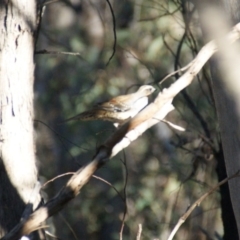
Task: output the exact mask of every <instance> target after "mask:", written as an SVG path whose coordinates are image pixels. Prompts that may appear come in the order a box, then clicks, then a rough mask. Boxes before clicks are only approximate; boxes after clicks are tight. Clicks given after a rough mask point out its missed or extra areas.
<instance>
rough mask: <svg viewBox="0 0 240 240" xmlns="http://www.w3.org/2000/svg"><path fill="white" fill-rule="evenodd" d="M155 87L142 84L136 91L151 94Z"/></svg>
mask: <svg viewBox="0 0 240 240" xmlns="http://www.w3.org/2000/svg"><path fill="white" fill-rule="evenodd" d="M155 90H156V89H155V88H154V87H153V86H151V85H143V86H141V87H140V88H139V89H138V92H140V93H142V94H144V95H145V96H148V95H150V94H152V93H153V92H154V91H155Z"/></svg>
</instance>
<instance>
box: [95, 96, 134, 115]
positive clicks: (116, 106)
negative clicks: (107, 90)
mask: <svg viewBox="0 0 240 240" xmlns="http://www.w3.org/2000/svg"><path fill="white" fill-rule="evenodd" d="M94 107H95V108H98V109H102V110H105V111H110V112H125V111H128V110H129V109H130V108H131V106H130V105H127V104H124V102H121V101H116V100H115V99H111V100H110V101H108V102H102V103H98V104H97V105H96V106H94Z"/></svg>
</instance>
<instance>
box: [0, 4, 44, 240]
mask: <svg viewBox="0 0 240 240" xmlns="http://www.w3.org/2000/svg"><path fill="white" fill-rule="evenodd" d="M35 25H36V2H35V1H34V0H11V1H1V3H0V26H1V27H0V31H1V38H0V206H1V207H0V237H1V236H3V235H5V233H6V232H8V231H9V230H11V229H12V228H13V227H14V226H15V225H16V224H17V223H18V222H19V221H20V219H21V217H23V212H24V210H26V209H25V207H26V204H27V203H29V204H32V206H31V207H33V209H34V208H36V206H37V205H38V203H39V201H40V195H39V193H37V194H36V193H33V189H34V188H35V186H36V184H37V168H36V163H35V145H34V134H33V82H34V60H33V55H34V38H33V34H34V31H35V27H36V26H35ZM33 194H35V195H36V196H33ZM30 198H32V200H31V201H30Z"/></svg>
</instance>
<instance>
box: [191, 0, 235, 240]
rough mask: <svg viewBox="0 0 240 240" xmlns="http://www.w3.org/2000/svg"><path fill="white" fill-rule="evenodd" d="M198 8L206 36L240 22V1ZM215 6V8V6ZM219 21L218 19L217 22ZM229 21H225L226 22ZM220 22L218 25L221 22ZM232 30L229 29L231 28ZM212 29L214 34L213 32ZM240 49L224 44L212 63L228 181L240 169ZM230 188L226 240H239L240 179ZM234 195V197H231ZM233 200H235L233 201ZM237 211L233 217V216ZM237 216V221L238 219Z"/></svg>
mask: <svg viewBox="0 0 240 240" xmlns="http://www.w3.org/2000/svg"><path fill="white" fill-rule="evenodd" d="M196 2H197V6H198V10H199V12H200V19H201V20H202V21H203V22H205V23H206V22H207V21H208V23H207V24H202V26H203V32H204V33H205V34H206V33H207V34H206V35H205V37H208V40H209V37H210V38H216V37H219V36H220V35H221V34H222V31H224V30H226V29H225V27H226V26H227V25H228V24H229V25H230V24H231V26H233V25H234V24H236V23H237V22H239V21H240V11H239V10H240V2H239V0H221V1H210V2H209V1H203V0H200V1H199V0H198V1H196ZM210 3H211V7H213V9H214V10H216V9H218V10H219V11H220V12H221V15H220V17H219V18H216V17H218V14H219V12H218V13H217V15H216V16H215V14H214V12H213V14H212V16H210V17H209V18H208V19H207V20H206V19H204V18H206V16H209V15H206V10H209V7H210ZM214 3H215V5H214ZM216 19H217V20H216ZM224 21H225V22H224ZM212 22H215V24H216V25H215V28H214V27H213V28H211V29H210V28H209V25H211V24H212ZM217 22H218V23H217ZM228 27H229V26H228ZM209 29H210V31H209ZM239 50H240V47H239V46H238V48H236V49H235V50H233V48H232V46H229V45H228V44H225V45H220V51H219V53H218V54H217V55H216V56H215V57H214V58H213V59H212V60H211V62H210V67H211V75H212V86H213V93H214V99H215V104H216V110H217V115H218V120H219V129H220V134H221V141H222V149H223V155H224V160H225V167H226V170H225V169H224V168H225V167H224V165H223V164H222V162H221V159H222V156H221V148H220V150H219V154H218V157H217V159H218V161H219V162H218V167H217V173H218V177H219V180H222V178H224V177H225V176H224V175H225V174H224V172H225V171H226V173H227V176H228V177H230V176H231V175H233V174H234V173H236V171H237V170H240V85H239V78H240V72H239V63H240V57H239V54H240V51H239ZM228 186H229V190H230V191H229V190H228V187H227V185H226V186H222V187H221V191H220V192H221V198H222V201H221V203H222V206H221V208H222V216H223V224H224V231H225V234H224V237H223V239H233V240H234V239H239V237H238V236H240V205H239V203H240V195H239V190H240V179H239V178H235V179H232V180H230V181H229V183H228ZM228 192H230V197H229V196H228ZM230 199H231V201H230ZM232 209H233V213H234V215H233V214H231V213H232ZM234 216H235V219H234Z"/></svg>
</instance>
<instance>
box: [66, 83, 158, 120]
mask: <svg viewBox="0 0 240 240" xmlns="http://www.w3.org/2000/svg"><path fill="white" fill-rule="evenodd" d="M154 91H155V88H154V87H152V86H150V85H143V86H141V87H140V88H139V89H138V91H137V92H135V93H130V94H127V95H121V96H117V97H114V98H112V99H110V100H109V101H106V102H102V103H98V104H96V105H94V106H93V107H92V108H91V109H90V110H87V111H85V112H82V113H80V114H78V115H76V116H74V117H71V118H69V119H66V120H65V121H64V122H67V121H70V120H81V121H91V120H103V121H110V122H114V123H118V124H122V123H124V122H125V121H127V120H128V119H130V118H132V117H134V116H135V115H136V114H137V113H138V112H140V111H141V110H142V109H143V108H144V107H145V106H146V105H147V104H148V96H149V95H150V94H152V93H153V92H154Z"/></svg>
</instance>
